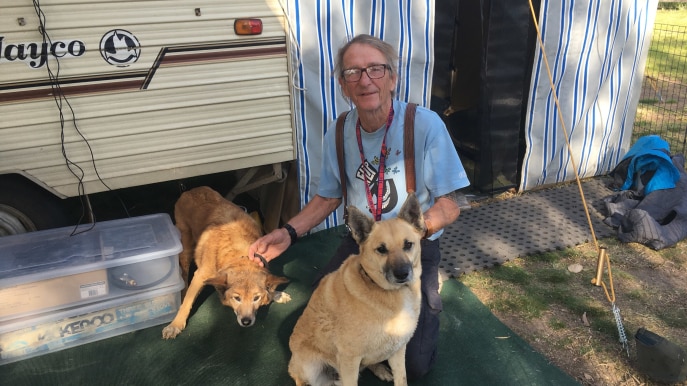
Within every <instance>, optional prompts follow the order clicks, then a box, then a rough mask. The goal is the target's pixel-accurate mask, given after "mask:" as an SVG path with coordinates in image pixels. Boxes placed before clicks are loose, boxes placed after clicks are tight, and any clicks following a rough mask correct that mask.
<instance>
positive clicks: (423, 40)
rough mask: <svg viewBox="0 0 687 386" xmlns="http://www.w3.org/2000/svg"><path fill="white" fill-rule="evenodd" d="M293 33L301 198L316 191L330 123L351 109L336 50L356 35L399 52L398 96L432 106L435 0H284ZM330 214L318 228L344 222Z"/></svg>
mask: <svg viewBox="0 0 687 386" xmlns="http://www.w3.org/2000/svg"><path fill="white" fill-rule="evenodd" d="M282 7H283V8H284V11H285V13H286V15H287V18H288V22H289V28H290V29H291V33H292V35H293V40H294V41H292V42H291V43H292V44H291V57H292V59H293V60H294V62H293V70H294V74H293V82H294V90H295V91H294V97H295V100H294V106H295V120H296V122H295V124H296V132H297V134H296V142H297V144H296V145H297V158H298V159H297V162H298V180H299V186H300V203H301V207H302V206H304V205H305V204H306V203H307V202H308V201H309V200H310V199H311V198H312V197H313V196H314V194H315V192H317V187H318V184H319V174H320V167H321V165H320V164H321V159H322V143H323V137H324V134H325V132H326V130H327V126H328V124H329V122H331V121H333V120H334V119H336V117H337V116H338V115H339V114H340V113H341V112H343V111H347V110H349V109H350V108H351V106H350V105H349V103H348V101H347V100H346V99H344V97H343V96H342V94H341V90H340V88H339V86H338V82H337V79H336V77H335V76H333V74H332V69H333V68H334V61H335V59H336V53H337V51H338V49H339V47H341V46H342V45H343V44H345V43H346V42H347V41H348V40H349V39H350V38H352V37H353V36H355V35H358V34H361V33H366V34H370V35H374V36H377V37H379V38H381V39H382V40H384V41H386V42H387V43H390V44H391V45H393V46H395V47H396V49H397V50H398V52H399V55H400V58H399V63H398V70H399V78H398V82H397V87H398V88H397V90H396V98H398V99H400V100H402V101H406V102H415V103H417V104H419V105H422V106H429V100H430V95H429V92H430V86H431V79H432V65H431V63H432V58H433V56H434V53H433V43H434V38H433V37H434V1H433V0H432V1H386V0H338V1H331V0H285V2H284V3H282ZM340 218H341V216H340V214H339V216H330V218H328V219H327V220H326V221H325V223H324V224H322V225H321V226H320V227H317V228H316V229H315V230H319V229H323V228H329V227H332V226H336V225H339V223H340V220H339V219H340Z"/></svg>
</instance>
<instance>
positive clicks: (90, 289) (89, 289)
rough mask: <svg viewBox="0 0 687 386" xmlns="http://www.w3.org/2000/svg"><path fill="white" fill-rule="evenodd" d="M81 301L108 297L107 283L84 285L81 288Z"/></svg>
mask: <svg viewBox="0 0 687 386" xmlns="http://www.w3.org/2000/svg"><path fill="white" fill-rule="evenodd" d="M79 288H80V290H81V299H88V298H94V297H97V296H103V295H107V283H105V282H104V281H99V282H96V283H90V284H83V285H81V286H80V287H79Z"/></svg>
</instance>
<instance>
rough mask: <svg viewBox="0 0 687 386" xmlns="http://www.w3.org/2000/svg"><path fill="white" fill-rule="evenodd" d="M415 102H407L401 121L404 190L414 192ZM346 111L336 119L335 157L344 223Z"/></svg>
mask: <svg viewBox="0 0 687 386" xmlns="http://www.w3.org/2000/svg"><path fill="white" fill-rule="evenodd" d="M416 107H417V105H416V104H415V103H408V106H407V107H406V115H405V120H404V122H403V157H404V163H405V169H406V191H407V192H408V193H411V192H415V108H416ZM347 115H348V111H346V112H343V113H341V115H339V117H338V118H337V119H336V158H337V159H338V161H339V178H341V195H342V198H343V204H344V223H348V210H347V206H348V196H347V194H346V171H345V167H344V165H345V163H344V160H345V158H344V146H343V134H344V130H343V128H344V121H346V116H347Z"/></svg>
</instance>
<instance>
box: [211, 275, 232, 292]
mask: <svg viewBox="0 0 687 386" xmlns="http://www.w3.org/2000/svg"><path fill="white" fill-rule="evenodd" d="M205 285H211V286H214V287H215V288H221V289H223V290H225V291H226V289H227V288H229V283H228V282H227V275H217V276H215V277H211V278H209V279H207V280H205Z"/></svg>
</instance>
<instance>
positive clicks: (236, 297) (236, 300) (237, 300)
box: [233, 295, 241, 303]
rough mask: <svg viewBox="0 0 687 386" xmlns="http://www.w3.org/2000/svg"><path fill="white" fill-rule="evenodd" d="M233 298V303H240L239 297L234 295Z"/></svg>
mask: <svg viewBox="0 0 687 386" xmlns="http://www.w3.org/2000/svg"><path fill="white" fill-rule="evenodd" d="M233 298H234V301H235V302H237V303H241V297H240V296H239V295H234V296H233Z"/></svg>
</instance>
